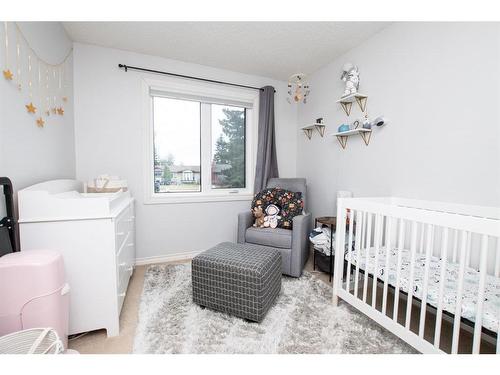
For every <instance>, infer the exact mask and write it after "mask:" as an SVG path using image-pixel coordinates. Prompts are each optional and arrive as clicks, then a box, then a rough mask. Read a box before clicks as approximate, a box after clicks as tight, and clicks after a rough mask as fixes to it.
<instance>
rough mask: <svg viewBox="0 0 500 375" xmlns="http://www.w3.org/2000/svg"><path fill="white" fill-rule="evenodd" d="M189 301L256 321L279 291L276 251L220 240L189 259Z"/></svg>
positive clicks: (279, 280) (278, 263)
mask: <svg viewBox="0 0 500 375" xmlns="http://www.w3.org/2000/svg"><path fill="white" fill-rule="evenodd" d="M192 281H193V301H194V302H195V303H197V304H198V305H201V306H204V307H208V308H211V309H214V310H217V311H221V312H225V313H228V314H232V315H235V316H238V317H240V318H244V319H248V320H252V321H256V322H260V321H262V319H264V317H265V315H266V313H267V311H268V310H269V308H270V307H271V305H272V304H273V302H274V301H275V299H276V297H277V296H278V294H279V293H280V290H281V255H280V253H279V251H278V250H275V249H272V248H269V247H264V246H258V245H249V244H235V243H230V242H223V243H220V244H218V245H216V246H214V247H213V248H211V249H209V250H207V251H205V252H203V253H201V254H200V255H198V256H196V257H195V258H194V259H193V260H192Z"/></svg>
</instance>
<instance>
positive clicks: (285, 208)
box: [252, 188, 304, 229]
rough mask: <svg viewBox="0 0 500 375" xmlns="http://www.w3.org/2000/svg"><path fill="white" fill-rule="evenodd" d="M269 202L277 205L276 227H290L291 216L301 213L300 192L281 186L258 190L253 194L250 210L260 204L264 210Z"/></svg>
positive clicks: (302, 206)
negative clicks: (277, 218)
mask: <svg viewBox="0 0 500 375" xmlns="http://www.w3.org/2000/svg"><path fill="white" fill-rule="evenodd" d="M270 204H275V205H276V206H278V207H279V209H280V212H279V214H278V215H279V216H281V218H280V219H279V220H278V228H283V229H292V227H293V218H294V217H295V216H297V215H302V211H303V209H304V202H303V200H302V193H301V192H297V193H295V192H293V191H290V190H285V189H282V188H269V189H264V190H262V191H260V192H259V193H258V194H256V195H255V197H254V199H253V201H252V210H253V209H254V208H255V207H258V206H261V207H262V210H263V211H265V210H266V207H267V206H269V205H270Z"/></svg>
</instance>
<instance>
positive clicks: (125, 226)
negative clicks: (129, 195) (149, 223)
mask: <svg viewBox="0 0 500 375" xmlns="http://www.w3.org/2000/svg"><path fill="white" fill-rule="evenodd" d="M133 214H134V210H133V207H132V206H131V205H130V206H128V207H127V208H126V209H125V210H123V212H122V213H121V214H120V215H119V216H118V217H117V218H116V221H115V252H116V253H118V252H119V251H120V249H121V248H122V246H123V243H124V242H125V240H126V238H127V235H128V233H130V232H134V226H135V217H134V215H133Z"/></svg>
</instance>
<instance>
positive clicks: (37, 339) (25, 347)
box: [0, 328, 64, 354]
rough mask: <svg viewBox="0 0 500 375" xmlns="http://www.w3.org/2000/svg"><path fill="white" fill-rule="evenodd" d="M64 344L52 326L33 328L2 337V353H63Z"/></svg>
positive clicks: (0, 347) (0, 345)
mask: <svg viewBox="0 0 500 375" xmlns="http://www.w3.org/2000/svg"><path fill="white" fill-rule="evenodd" d="M63 351H64V346H63V343H62V341H61V339H60V338H59V336H58V334H57V332H56V331H55V330H53V329H52V328H32V329H26V330H24V331H18V332H14V333H11V334H9V335H6V336H2V337H0V354H61V353H62V352H63Z"/></svg>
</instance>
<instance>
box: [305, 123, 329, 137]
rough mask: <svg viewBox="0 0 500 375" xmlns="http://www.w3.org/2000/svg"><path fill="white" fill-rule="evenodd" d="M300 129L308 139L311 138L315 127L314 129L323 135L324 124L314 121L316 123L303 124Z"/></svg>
mask: <svg viewBox="0 0 500 375" xmlns="http://www.w3.org/2000/svg"><path fill="white" fill-rule="evenodd" d="M300 129H301V130H302V131H303V132H304V134H305V135H306V137H307V138H308V139H311V138H312V135H313V131H314V129H316V131H317V132H318V134H319V135H320V136H321V137H323V136H324V135H325V124H320V123H316V124H311V125H306V126H303V127H302V128H300Z"/></svg>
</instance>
